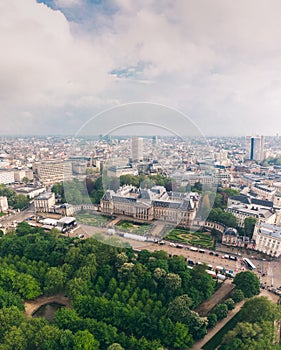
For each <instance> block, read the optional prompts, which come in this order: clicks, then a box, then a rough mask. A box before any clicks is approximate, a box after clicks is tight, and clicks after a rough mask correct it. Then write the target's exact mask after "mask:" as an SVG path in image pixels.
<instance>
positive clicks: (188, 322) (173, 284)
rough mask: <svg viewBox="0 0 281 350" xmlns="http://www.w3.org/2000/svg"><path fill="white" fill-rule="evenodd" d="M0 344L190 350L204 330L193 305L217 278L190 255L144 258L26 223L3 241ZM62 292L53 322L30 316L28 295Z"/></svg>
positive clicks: (11, 346) (12, 346) (159, 254)
mask: <svg viewBox="0 0 281 350" xmlns="http://www.w3.org/2000/svg"><path fill="white" fill-rule="evenodd" d="M0 263H1V264H0V266H1V268H0V269H1V273H0V325H1V327H0V349H23V350H24V349H28V350H32V349H48V350H52V349H101V350H103V349H104V350H107V349H108V348H109V349H122V348H123V349H128V350H138V349H139V350H145V349H148V350H149V349H151V350H159V349H164V348H169V349H187V348H190V347H191V346H192V344H193V343H194V340H196V339H198V338H201V337H203V336H204V335H205V334H206V329H207V326H208V320H207V318H201V317H199V315H198V314H197V313H196V312H195V311H194V309H195V308H196V307H197V306H198V305H199V304H200V303H201V302H202V301H203V300H205V299H207V298H209V297H210V296H211V295H212V294H213V292H214V290H215V288H216V283H215V282H214V281H213V280H212V278H211V277H210V276H209V275H208V274H207V273H206V272H205V271H204V269H202V268H200V267H198V268H194V269H193V270H190V269H188V267H187V265H186V262H185V261H184V258H182V257H179V256H175V257H173V258H169V257H168V255H167V254H166V253H165V252H163V251H157V252H154V253H150V252H148V251H145V250H144V251H141V252H140V253H139V254H138V255H136V254H135V253H134V251H133V250H132V249H124V248H120V247H119V248H118V247H115V246H111V245H107V244H104V243H102V242H99V241H97V240H95V239H94V238H90V239H87V240H78V239H71V238H68V237H61V236H59V233H58V232H57V231H56V230H53V231H52V232H51V233H45V232H44V231H43V230H42V229H38V228H31V227H30V226H29V225H28V224H27V223H21V224H19V225H18V228H17V230H16V232H14V233H11V234H8V235H5V236H3V237H2V238H1V239H0ZM59 292H63V293H65V294H66V295H67V296H69V298H70V299H71V301H72V308H71V309H67V308H61V309H60V310H59V311H58V312H57V313H56V317H55V321H54V323H52V324H51V323H49V322H47V321H46V320H44V319H27V318H26V317H25V316H24V315H23V313H22V310H23V300H24V299H33V298H35V297H37V296H39V295H43V294H46V295H52V294H55V293H59Z"/></svg>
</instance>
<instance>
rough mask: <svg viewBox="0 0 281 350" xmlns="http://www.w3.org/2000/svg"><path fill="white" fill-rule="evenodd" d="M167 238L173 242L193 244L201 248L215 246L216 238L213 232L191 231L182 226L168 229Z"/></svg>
mask: <svg viewBox="0 0 281 350" xmlns="http://www.w3.org/2000/svg"><path fill="white" fill-rule="evenodd" d="M165 238H166V239H168V240H170V241H173V242H177V243H186V244H191V245H195V246H198V247H201V248H213V247H214V239H213V237H212V236H211V233H210V232H206V231H205V232H202V231H196V232H191V231H189V230H186V229H182V228H174V229H172V230H170V231H168V234H167V235H166V237H165Z"/></svg>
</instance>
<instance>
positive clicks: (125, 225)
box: [116, 220, 151, 235]
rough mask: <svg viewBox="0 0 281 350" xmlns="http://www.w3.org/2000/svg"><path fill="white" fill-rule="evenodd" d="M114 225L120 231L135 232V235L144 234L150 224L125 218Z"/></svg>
mask: <svg viewBox="0 0 281 350" xmlns="http://www.w3.org/2000/svg"><path fill="white" fill-rule="evenodd" d="M116 226H117V228H118V229H119V230H120V231H124V232H129V233H135V234H137V235H145V234H147V233H148V231H149V230H150V228H151V225H150V224H142V223H138V222H132V221H125V220H122V221H119V222H118V224H117V225H116Z"/></svg>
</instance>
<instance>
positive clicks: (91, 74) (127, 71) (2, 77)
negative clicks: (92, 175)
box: [0, 0, 281, 136]
mask: <svg viewBox="0 0 281 350" xmlns="http://www.w3.org/2000/svg"><path fill="white" fill-rule="evenodd" d="M0 45H1V54H0V106H1V107H0V108H1V113H0V118H1V128H0V133H1V134H75V133H76V132H77V131H78V130H79V129H80V128H81V127H82V126H83V125H84V123H85V122H87V120H89V119H90V118H92V117H93V116H95V115H96V114H97V113H100V112H102V111H104V110H106V109H109V108H112V107H115V106H119V108H117V110H116V111H117V112H116V115H114V113H113V114H111V115H112V118H115V119H116V120H118V118H120V114H122V108H121V107H120V106H122V105H124V104H126V103H135V102H136V103H137V104H136V106H139V103H140V102H150V103H152V104H153V106H155V105H165V106H167V108H168V110H173V109H175V110H177V111H179V112H181V113H183V114H185V115H187V116H188V117H189V118H190V120H191V121H193V123H194V124H195V126H197V127H198V129H199V130H201V131H202V133H203V134H205V135H226V136H228V135H241V136H243V135H247V134H265V135H274V134H276V133H280V132H281V114H280V112H281V1H280V0H266V1H265V0H259V1H256V0H247V1H245V0H235V1H233V0H231V1H230V0H142V1H139V0H104V1H103V0H100V1H99V0H40V1H38V2H36V1H35V0H8V1H7V0H0ZM152 110H153V112H154V113H155V115H156V114H157V113H159V115H158V116H157V117H155V120H157V121H158V122H159V121H161V113H162V112H161V111H163V108H159V111H157V108H156V109H152ZM172 115H175V112H173V113H172V114H171V120H172V119H173V116H172ZM153 118H154V117H153V116H152V117H151V119H150V121H151V122H153ZM163 118H164V119H167V118H168V119H169V117H167V114H165V116H164V117H163ZM140 119H141V118H140V117H139V115H138V109H136V111H135V113H133V112H132V113H131V115H130V116H128V117H127V122H129V121H131V122H132V123H137V122H138V121H139V120H140ZM101 120H102V115H101V117H100V121H101ZM104 120H106V123H107V125H106V128H108V123H109V124H110V118H105V119H104ZM116 120H115V122H116ZM120 123H121V122H120ZM172 123H174V125H175V124H177V127H178V128H180V125H181V118H177V117H176V118H174V119H173V120H172ZM115 124H116V123H115ZM117 124H118V122H117ZM99 131H100V130H99V129H98V128H97V133H98V132H99ZM91 132H92V133H95V130H91Z"/></svg>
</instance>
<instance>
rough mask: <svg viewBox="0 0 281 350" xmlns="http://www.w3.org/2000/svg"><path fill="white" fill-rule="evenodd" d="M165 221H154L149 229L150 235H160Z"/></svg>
mask: <svg viewBox="0 0 281 350" xmlns="http://www.w3.org/2000/svg"><path fill="white" fill-rule="evenodd" d="M165 225H166V223H165V222H156V223H155V224H154V225H153V227H152V229H151V230H150V232H149V234H150V235H151V236H152V237H158V238H160V237H161V232H162V231H163V230H164V228H165Z"/></svg>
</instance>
